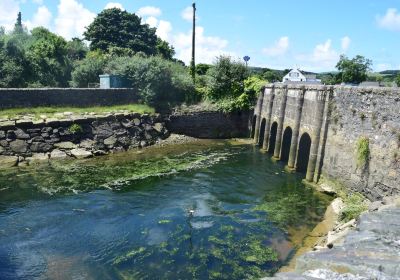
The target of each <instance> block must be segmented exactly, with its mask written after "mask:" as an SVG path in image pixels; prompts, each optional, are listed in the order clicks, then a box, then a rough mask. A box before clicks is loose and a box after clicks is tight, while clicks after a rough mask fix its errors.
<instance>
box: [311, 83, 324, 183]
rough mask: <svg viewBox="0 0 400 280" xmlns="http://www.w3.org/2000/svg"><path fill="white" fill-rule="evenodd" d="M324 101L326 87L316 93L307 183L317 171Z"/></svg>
mask: <svg viewBox="0 0 400 280" xmlns="http://www.w3.org/2000/svg"><path fill="white" fill-rule="evenodd" d="M325 99H326V87H324V88H323V89H322V90H318V92H317V100H316V103H317V106H316V114H315V121H314V122H315V132H314V133H313V137H312V142H311V150H310V158H309V160H308V166H307V174H306V180H307V181H308V182H313V180H314V174H315V172H316V171H318V169H317V158H318V150H319V143H320V138H321V137H320V136H321V128H322V123H323V120H324V110H325Z"/></svg>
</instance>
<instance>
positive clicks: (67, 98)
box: [0, 88, 138, 109]
mask: <svg viewBox="0 0 400 280" xmlns="http://www.w3.org/2000/svg"><path fill="white" fill-rule="evenodd" d="M137 101H138V95H137V93H136V92H135V91H134V90H133V89H122V88H121V89H98V88H95V89H92V88H83V89H80V88H56V89H53V88H42V89H31V88H26V89H9V88H8V89H0V109H5V108H17V107H39V106H75V107H87V106H110V105H122V104H130V103H136V102H137Z"/></svg>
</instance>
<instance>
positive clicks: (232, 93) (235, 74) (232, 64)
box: [207, 56, 248, 100]
mask: <svg viewBox="0 0 400 280" xmlns="http://www.w3.org/2000/svg"><path fill="white" fill-rule="evenodd" d="M207 74H208V75H209V76H210V81H209V88H210V91H209V95H208V97H209V98H210V99H212V100H219V99H224V98H232V97H234V98H237V97H239V96H240V95H241V94H242V93H244V80H245V79H246V78H247V77H248V72H247V69H246V66H245V65H244V64H243V63H242V62H240V61H234V60H233V59H232V58H231V57H229V56H220V57H218V58H217V61H216V63H215V66H214V67H212V68H210V70H209V71H208V72H207Z"/></svg>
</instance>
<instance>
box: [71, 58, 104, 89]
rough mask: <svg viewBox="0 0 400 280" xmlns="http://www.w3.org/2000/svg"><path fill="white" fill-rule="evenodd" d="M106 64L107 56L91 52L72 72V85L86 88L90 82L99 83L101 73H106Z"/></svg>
mask: <svg viewBox="0 0 400 280" xmlns="http://www.w3.org/2000/svg"><path fill="white" fill-rule="evenodd" d="M106 64H107V58H106V57H105V56H102V55H98V54H92V53H89V54H88V56H87V57H86V58H85V59H83V60H81V61H79V62H77V64H76V66H75V69H74V71H73V72H72V82H71V85H72V86H73V87H80V88H84V87H87V86H88V84H90V83H93V84H94V83H98V82H99V75H101V74H104V68H105V67H106Z"/></svg>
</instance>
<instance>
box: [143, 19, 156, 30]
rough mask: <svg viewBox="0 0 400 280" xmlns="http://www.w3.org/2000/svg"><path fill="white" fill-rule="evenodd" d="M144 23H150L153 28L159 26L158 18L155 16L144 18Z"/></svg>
mask: <svg viewBox="0 0 400 280" xmlns="http://www.w3.org/2000/svg"><path fill="white" fill-rule="evenodd" d="M144 23H146V24H148V25H149V26H150V27H152V28H154V27H155V28H157V26H158V19H157V18H155V17H148V18H145V19H144Z"/></svg>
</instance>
